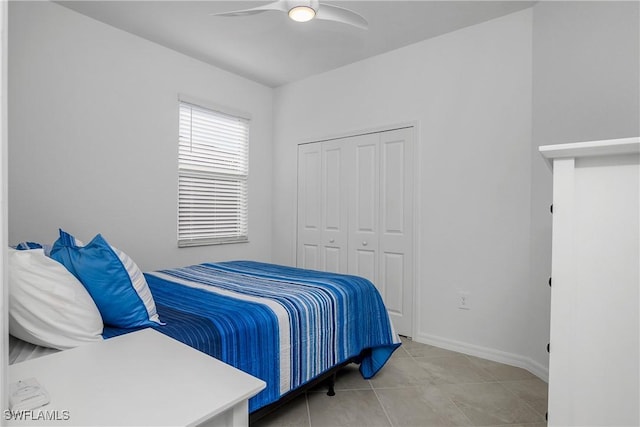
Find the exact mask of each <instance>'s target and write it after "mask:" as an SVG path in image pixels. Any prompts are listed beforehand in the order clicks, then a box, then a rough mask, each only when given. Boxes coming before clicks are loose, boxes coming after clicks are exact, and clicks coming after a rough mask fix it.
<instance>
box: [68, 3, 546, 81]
mask: <svg viewBox="0 0 640 427" xmlns="http://www.w3.org/2000/svg"><path fill="white" fill-rule="evenodd" d="M57 3H59V4H61V5H63V6H65V7H68V8H70V9H73V10H75V11H77V12H79V13H82V14H84V15H87V16H90V17H92V18H94V19H97V20H99V21H102V22H104V23H106V24H109V25H112V26H114V27H117V28H120V29H122V30H125V31H128V32H130V33H133V34H135V35H138V36H140V37H143V38H145V39H148V40H151V41H153V42H155V43H158V44H160V45H163V46H166V47H168V48H171V49H174V50H176V51H179V52H182V53H184V54H186V55H189V56H192V57H194V58H197V59H199V60H201V61H204V62H207V63H209V64H212V65H215V66H217V67H220V68H222V69H225V70H228V71H230V72H233V73H235V74H238V75H241V76H244V77H246V78H249V79H251V80H255V81H257V82H260V83H263V84H265V85H267V86H271V87H277V86H280V85H282V84H285V83H289V82H292V81H296V80H300V79H303V78H305V77H307V76H310V75H313V74H317V73H322V72H324V71H328V70H331V69H334V68H337V67H340V66H343V65H346V64H350V63H353V62H356V61H359V60H362V59H365V58H368V57H371V56H374V55H378V54H381V53H384V52H387V51H390V50H393V49H397V48H400V47H402V46H406V45H409V44H412V43H416V42H419V41H421V40H425V39H428V38H431V37H436V36H438V35H441V34H444V33H447V32H451V31H454V30H457V29H459V28H463V27H467V26H470V25H474V24H477V23H479V22H483V21H487V20H490V19H493V18H497V17H499V16H503V15H506V14H509V13H512V12H516V11H518V10H522V9H526V8H528V7H530V6H531V5H532V4H533V3H535V2H533V1H478V0H475V1H451V0H449V1H424V0H423V1H416V0H414V1H400V0H387V1H379V0H378V1H339V0H327V3H330V4H334V5H338V6H341V7H346V8H349V9H352V10H354V11H356V12H358V13H359V14H361V15H362V16H364V17H365V19H367V20H368V21H369V29H368V30H360V29H358V28H355V27H351V26H349V25H344V24H339V23H336V22H330V21H317V20H314V21H310V22H308V23H296V22H293V21H291V20H290V19H289V18H288V17H287V15H286V14H284V13H279V12H265V13H261V14H257V15H251V16H243V17H234V18H229V17H219V16H211V15H210V14H212V13H217V12H226V11H231V10H237V9H245V8H250V7H255V6H258V5H262V4H265V3H268V2H265V1H100V0H91V1H58V2H57Z"/></svg>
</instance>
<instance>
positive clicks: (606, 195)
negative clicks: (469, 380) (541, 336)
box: [540, 138, 640, 426]
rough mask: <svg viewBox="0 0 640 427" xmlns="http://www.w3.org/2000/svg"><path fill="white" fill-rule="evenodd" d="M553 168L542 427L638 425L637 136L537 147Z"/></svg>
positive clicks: (639, 260)
mask: <svg viewBox="0 0 640 427" xmlns="http://www.w3.org/2000/svg"><path fill="white" fill-rule="evenodd" d="M540 152H541V153H542V155H543V156H544V157H545V158H547V159H548V161H549V163H550V164H552V167H553V239H552V263H551V264H552V265H551V269H552V273H551V276H552V277H551V280H550V281H549V284H550V285H551V330H550V344H549V347H548V349H549V425H550V426H583V425H600V426H632V425H634V426H637V425H639V423H640V408H639V403H638V402H640V318H639V314H638V312H639V308H640V304H639V302H640V291H639V289H640V226H639V221H640V138H624V139H615V140H607V141H589V142H582V143H572V144H560V145H549V146H543V147H540Z"/></svg>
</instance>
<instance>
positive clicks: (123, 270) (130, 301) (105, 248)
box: [51, 230, 160, 328]
mask: <svg viewBox="0 0 640 427" xmlns="http://www.w3.org/2000/svg"><path fill="white" fill-rule="evenodd" d="M51 258H53V259H55V260H56V261H58V262H60V263H61V264H63V265H64V266H65V267H66V268H67V270H69V271H70V272H71V273H72V274H73V275H74V276H76V278H78V280H80V282H82V284H83V285H84V287H85V288H87V291H88V292H89V294H90V295H91V297H92V298H93V301H94V302H95V303H96V306H97V307H98V310H99V311H100V314H101V315H102V319H103V321H104V323H105V324H106V325H109V326H113V327H118V328H133V327H139V326H152V325H155V324H158V323H160V319H159V318H158V314H157V311H156V305H155V302H154V300H153V296H152V295H151V291H150V290H149V286H148V285H147V281H146V280H145V278H144V276H143V274H142V272H141V271H140V269H139V268H138V266H137V265H136V264H135V263H134V262H133V260H131V258H129V257H128V256H127V255H126V254H125V253H124V252H122V251H119V250H118V249H116V248H114V247H112V246H111V245H109V243H107V241H106V240H105V239H104V238H103V237H102V236H101V235H100V234H98V235H97V236H96V237H94V238H93V240H91V242H89V243H88V244H86V245H84V246H82V243H81V242H79V241H78V240H76V239H75V238H74V237H73V236H72V235H70V234H69V233H66V232H64V231H63V230H60V238H59V239H58V240H56V242H55V243H54V244H53V248H52V249H51Z"/></svg>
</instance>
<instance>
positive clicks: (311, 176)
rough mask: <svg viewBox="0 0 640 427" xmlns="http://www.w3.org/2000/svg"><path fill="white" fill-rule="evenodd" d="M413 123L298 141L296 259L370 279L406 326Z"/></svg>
mask: <svg viewBox="0 0 640 427" xmlns="http://www.w3.org/2000/svg"><path fill="white" fill-rule="evenodd" d="M413 146H414V128H413V127H406V128H401V129H393V130H388V131H382V132H375V133H368V134H364V135H357V136H351V137H345V138H337V139H332V140H326V141H319V142H313V143H307V144H301V145H299V147H298V198H297V200H298V226H297V265H298V266H299V267H302V268H308V269H312V270H321V271H331V272H337V273H346V274H354V275H358V276H363V277H366V278H367V279H369V280H371V281H372V282H373V283H374V285H375V286H376V288H377V289H378V291H379V292H380V294H381V295H382V298H383V300H384V302H385V304H386V306H387V309H388V311H389V314H390V315H391V318H392V320H393V323H394V326H395V328H396V330H397V332H398V333H400V334H402V335H407V336H411V334H412V327H413V321H412V318H413V262H414V260H413V211H414V208H413V200H414V197H413V196H414V190H413V185H414V184H413V182H414V170H413V165H414V150H413Z"/></svg>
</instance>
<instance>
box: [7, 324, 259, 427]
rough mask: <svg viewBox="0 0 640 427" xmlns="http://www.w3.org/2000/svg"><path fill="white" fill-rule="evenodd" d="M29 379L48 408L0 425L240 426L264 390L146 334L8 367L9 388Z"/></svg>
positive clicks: (217, 364) (243, 376)
mask: <svg viewBox="0 0 640 427" xmlns="http://www.w3.org/2000/svg"><path fill="white" fill-rule="evenodd" d="M30 377H35V378H36V379H37V380H38V382H39V383H40V384H41V385H42V386H43V387H44V388H45V389H46V390H47V392H48V393H49V395H50V397H51V402H50V403H49V404H48V405H46V406H43V407H41V408H39V409H35V410H34V411H33V414H32V415H30V416H31V417H32V418H36V419H35V420H29V419H27V420H23V421H18V420H16V419H9V420H7V414H6V413H5V414H4V420H5V422H7V424H8V425H35V426H38V425H40V426H42V425H65V426H71V425H74V426H196V425H203V426H242V425H244V426H246V425H248V420H249V418H248V415H249V412H248V404H247V402H248V399H249V398H250V397H252V396H254V395H255V394H257V393H258V392H259V391H260V390H262V389H263V388H264V387H265V383H264V381H262V380H259V379H257V378H254V377H252V376H251V375H248V374H246V373H244V372H242V371H239V370H237V369H236V368H233V367H231V366H229V365H226V364H224V363H222V362H220V361H219V360H217V359H214V358H213V357H210V356H208V355H206V354H204V353H201V352H199V351H197V350H195V349H193V348H191V347H189V346H187V345H185V344H182V343H180V342H178V341H176V340H174V339H172V338H169V337H167V336H165V335H162V334H161V333H159V332H156V331H154V330H153V329H144V330H142V331H138V332H134V333H130V334H126V335H122V336H119V337H115V338H111V339H108V340H105V341H102V342H99V343H92V344H87V345H84V346H81V347H77V348H74V349H71V350H66V351H62V352H59V353H55V354H52V355H49V356H43V357H40V358H38V359H33V360H29V361H26V362H22V363H17V364H15V365H11V366H10V367H9V382H15V381H18V380H22V379H26V378H30ZM39 416H40V417H42V419H37V417H39ZM43 420H46V421H43Z"/></svg>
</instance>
